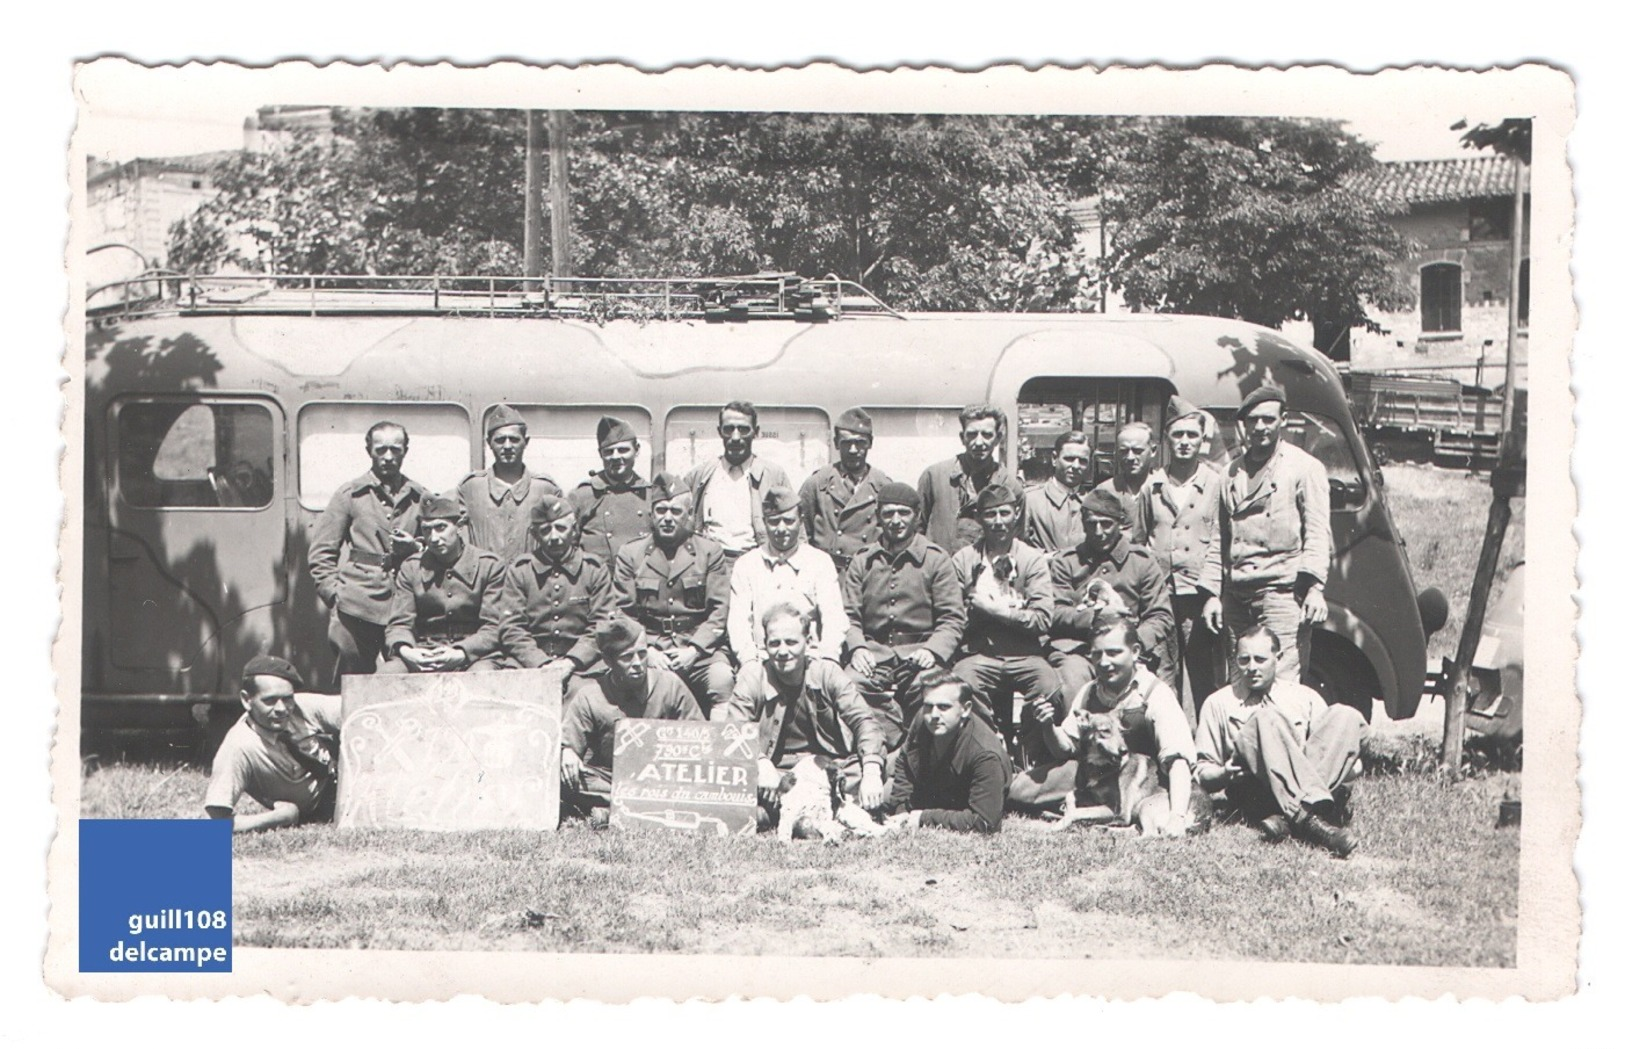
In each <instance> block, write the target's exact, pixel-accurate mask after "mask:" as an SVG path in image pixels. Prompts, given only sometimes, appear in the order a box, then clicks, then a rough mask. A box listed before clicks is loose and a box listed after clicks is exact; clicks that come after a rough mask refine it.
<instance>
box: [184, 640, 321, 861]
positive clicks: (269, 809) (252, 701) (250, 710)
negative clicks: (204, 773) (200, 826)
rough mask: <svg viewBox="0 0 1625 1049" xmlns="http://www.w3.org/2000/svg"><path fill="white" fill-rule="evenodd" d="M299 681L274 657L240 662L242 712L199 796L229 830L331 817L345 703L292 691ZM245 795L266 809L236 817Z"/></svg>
mask: <svg viewBox="0 0 1625 1049" xmlns="http://www.w3.org/2000/svg"><path fill="white" fill-rule="evenodd" d="M304 684H305V683H304V681H303V679H301V678H300V676H299V671H297V670H295V669H294V668H293V664H292V663H289V662H288V661H287V660H285V659H279V658H278V657H276V656H255V657H254V658H253V659H250V660H249V661H248V663H247V665H245V666H244V667H243V680H242V691H241V692H240V693H239V698H241V699H242V703H243V716H242V718H241V719H240V720H239V721H238V722H237V723H236V724H235V725H233V726H232V727H231V730H230V731H228V732H227V733H226V738H225V739H223V740H221V742H220V749H219V750H218V751H216V752H215V755H214V768H213V770H212V771H211V772H210V774H209V787H208V790H207V791H206V792H205V793H204V795H203V809H204V811H205V812H207V813H208V814H209V816H210V818H212V819H229V820H231V829H232V833H234V834H240V833H242V832H244V831H251V830H268V829H270V828H272V827H291V826H293V825H294V824H295V823H298V822H300V821H301V820H330V819H332V818H333V803H334V800H335V797H336V794H337V791H336V789H335V782H336V778H337V773H338V731H339V718H340V714H341V709H340V706H341V702H342V701H341V700H340V698H339V697H338V696H322V695H317V694H315V693H311V692H296V691H295V690H296V689H299V688H303V687H304ZM244 794H247V795H248V796H249V797H251V798H253V799H254V800H255V801H257V802H259V803H260V804H261V805H263V806H265V808H266V811H265V812H260V813H255V814H253V815H248V816H239V815H237V814H236V812H237V799H238V798H240V797H242V796H243V795H244Z"/></svg>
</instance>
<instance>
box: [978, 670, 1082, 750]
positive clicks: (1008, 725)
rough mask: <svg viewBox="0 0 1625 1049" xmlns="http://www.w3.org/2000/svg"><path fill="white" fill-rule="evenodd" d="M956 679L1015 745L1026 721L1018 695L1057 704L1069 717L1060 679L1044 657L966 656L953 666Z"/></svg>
mask: <svg viewBox="0 0 1625 1049" xmlns="http://www.w3.org/2000/svg"><path fill="white" fill-rule="evenodd" d="M954 676H955V677H957V678H959V680H961V681H963V682H965V683H966V684H967V685H969V686H970V687H971V691H973V692H975V693H976V712H977V713H978V714H980V715H981V716H982V718H983V719H984V720H986V721H987V723H988V724H990V725H992V726H993V727H994V728H996V729H998V730H999V732H1000V733H1001V734H1002V735H1003V736H1004V738H1005V742H1006V744H1007V745H1013V744H1014V743H1015V740H1016V736H1017V735H1018V734H1019V733H1020V731H1021V729H1022V723H1023V721H1024V720H1026V719H1024V718H1022V717H1021V716H1020V715H1018V714H1017V713H1016V711H1015V697H1016V695H1017V694H1018V693H1019V694H1021V695H1022V696H1025V697H1026V698H1027V699H1029V700H1031V699H1039V698H1042V697H1047V698H1049V699H1052V700H1054V701H1055V705H1056V711H1057V716H1058V717H1064V716H1065V715H1066V707H1065V705H1064V703H1065V700H1064V697H1063V696H1062V694H1061V678H1060V675H1058V674H1057V673H1056V672H1055V668H1054V667H1051V666H1050V665H1049V664H1048V663H1046V662H1044V657H1043V656H966V657H965V658H964V659H961V660H960V661H959V662H957V663H955V664H954Z"/></svg>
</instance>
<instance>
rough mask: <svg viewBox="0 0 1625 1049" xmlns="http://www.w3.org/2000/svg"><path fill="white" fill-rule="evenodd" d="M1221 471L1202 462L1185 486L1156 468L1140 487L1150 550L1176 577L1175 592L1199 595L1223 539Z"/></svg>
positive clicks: (1142, 517)
mask: <svg viewBox="0 0 1625 1049" xmlns="http://www.w3.org/2000/svg"><path fill="white" fill-rule="evenodd" d="M1221 483H1222V482H1221V480H1220V478H1219V471H1217V470H1215V469H1214V468H1213V467H1211V466H1209V465H1208V464H1207V463H1198V464H1197V465H1196V472H1195V473H1193V474H1192V475H1191V479H1190V480H1188V481H1186V482H1185V483H1184V484H1174V483H1173V481H1171V480H1169V479H1168V474H1167V472H1166V471H1164V470H1154V471H1152V473H1151V476H1150V477H1149V478H1147V479H1146V482H1145V487H1144V488H1142V489H1140V501H1139V515H1140V520H1141V527H1142V529H1143V531H1144V532H1145V534H1146V536H1147V538H1148V542H1147V543H1146V545H1147V546H1149V547H1150V548H1151V552H1152V553H1153V554H1156V555H1157V560H1158V561H1160V562H1161V563H1162V567H1163V570H1164V571H1167V572H1169V573H1170V574H1171V575H1172V576H1173V582H1174V593H1176V594H1194V593H1195V592H1196V591H1197V589H1198V588H1199V587H1200V586H1201V583H1202V571H1203V569H1204V568H1205V566H1206V564H1207V551H1208V547H1209V546H1211V545H1212V544H1214V543H1216V542H1218V539H1219V487H1220V485H1221Z"/></svg>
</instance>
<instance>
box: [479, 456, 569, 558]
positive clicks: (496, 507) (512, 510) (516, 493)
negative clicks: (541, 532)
mask: <svg viewBox="0 0 1625 1049" xmlns="http://www.w3.org/2000/svg"><path fill="white" fill-rule="evenodd" d="M563 494H564V492H563V491H561V490H560V488H559V486H558V485H557V484H556V483H554V481H553V478H551V477H549V476H547V475H546V474H539V473H535V472H533V471H530V470H527V471H525V474H524V476H522V477H520V478H519V480H517V481H515V482H514V483H513V484H511V485H506V484H503V483H502V482H501V481H499V480H498V479H497V478H496V476H495V475H494V474H492V473H491V471H490V470H475V471H474V472H473V473H471V474H469V475H468V476H467V477H465V478H463V480H462V482H461V483H460V484H458V485H457V497H458V498H459V499H461V500H462V501H463V507H464V509H466V510H467V511H468V541H469V542H471V543H473V544H474V545H475V546H477V547H479V548H480V549H482V550H489V551H491V552H492V553H494V554H496V555H497V556H499V557H501V558H502V559H503V560H504V561H512V560H513V559H514V558H516V557H518V556H519V555H520V554H526V553H529V552H530V534H529V533H530V510H531V507H533V506H535V505H536V503H537V502H538V501H539V500H540V499H541V498H542V497H543V496H547V495H558V496H562V495H563Z"/></svg>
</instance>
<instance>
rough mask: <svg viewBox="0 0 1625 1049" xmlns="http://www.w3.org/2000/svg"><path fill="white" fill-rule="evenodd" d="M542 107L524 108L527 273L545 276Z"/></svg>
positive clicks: (545, 180)
mask: <svg viewBox="0 0 1625 1049" xmlns="http://www.w3.org/2000/svg"><path fill="white" fill-rule="evenodd" d="M542 117H543V114H542V112H541V111H540V110H535V109H530V110H526V111H525V276H527V277H540V276H541V275H542V187H543V186H545V185H546V184H547V173H546V171H545V170H544V169H545V166H546V164H547V153H546V150H545V147H544V146H543V137H544V136H545V135H546V128H545V127H544V125H543V121H542Z"/></svg>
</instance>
